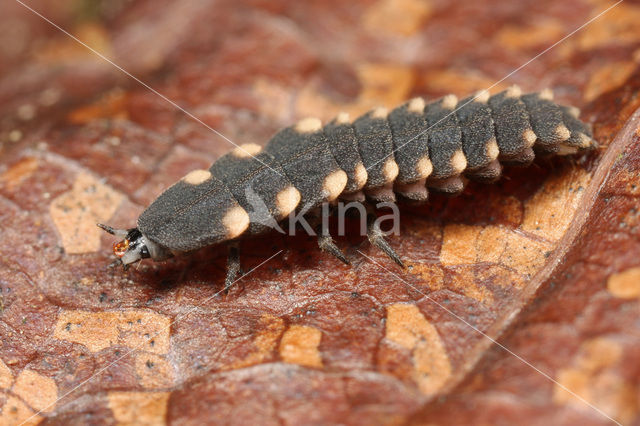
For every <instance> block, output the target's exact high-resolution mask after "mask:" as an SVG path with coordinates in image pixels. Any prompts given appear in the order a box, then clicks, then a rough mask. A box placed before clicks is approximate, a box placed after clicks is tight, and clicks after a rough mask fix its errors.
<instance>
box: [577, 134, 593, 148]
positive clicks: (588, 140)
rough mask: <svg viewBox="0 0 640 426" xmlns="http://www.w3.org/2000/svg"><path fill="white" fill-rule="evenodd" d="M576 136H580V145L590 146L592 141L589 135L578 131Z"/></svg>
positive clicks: (583, 146)
mask: <svg viewBox="0 0 640 426" xmlns="http://www.w3.org/2000/svg"><path fill="white" fill-rule="evenodd" d="M578 137H579V138H580V146H581V147H582V148H587V147H589V146H591V143H592V141H591V138H590V137H589V136H587V135H585V134H584V133H578Z"/></svg>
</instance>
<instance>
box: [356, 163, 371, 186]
mask: <svg viewBox="0 0 640 426" xmlns="http://www.w3.org/2000/svg"><path fill="white" fill-rule="evenodd" d="M368 177H369V173H367V169H366V168H365V167H364V164H362V163H358V164H357V165H356V170H355V172H354V179H355V182H356V185H358V189H361V188H362V187H363V186H364V185H365V184H366V183H367V178H368Z"/></svg>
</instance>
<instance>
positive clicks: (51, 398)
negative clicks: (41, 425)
mask: <svg viewBox="0 0 640 426" xmlns="http://www.w3.org/2000/svg"><path fill="white" fill-rule="evenodd" d="M12 391H13V393H15V394H16V395H18V396H19V397H20V398H22V399H23V400H24V401H25V402H26V403H27V404H29V405H30V406H31V407H33V408H34V409H35V410H38V411H45V412H49V411H52V410H53V409H54V406H55V403H56V400H57V399H58V386H57V385H56V382H55V381H54V380H53V379H52V378H50V377H46V376H43V375H41V374H39V373H36V372H35V371H33V370H22V372H21V373H20V374H18V377H17V378H16V383H15V384H14V385H13V389H12Z"/></svg>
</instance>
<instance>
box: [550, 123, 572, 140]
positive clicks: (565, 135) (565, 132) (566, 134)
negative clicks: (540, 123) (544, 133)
mask: <svg viewBox="0 0 640 426" xmlns="http://www.w3.org/2000/svg"><path fill="white" fill-rule="evenodd" d="M553 133H554V135H555V136H556V137H557V138H558V140H559V141H566V140H567V139H569V138H570V137H571V132H570V131H569V129H567V126H565V125H564V124H558V127H556V129H555V130H554V131H553Z"/></svg>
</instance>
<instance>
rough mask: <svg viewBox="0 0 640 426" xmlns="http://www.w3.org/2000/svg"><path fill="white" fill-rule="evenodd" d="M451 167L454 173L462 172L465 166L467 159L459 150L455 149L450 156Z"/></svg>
mask: <svg viewBox="0 0 640 426" xmlns="http://www.w3.org/2000/svg"><path fill="white" fill-rule="evenodd" d="M451 168H452V169H453V170H454V172H455V173H462V172H463V171H464V169H466V168H467V159H466V157H465V156H464V153H463V152H462V151H461V150H458V151H456V152H455V153H454V154H453V156H452V157H451Z"/></svg>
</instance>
